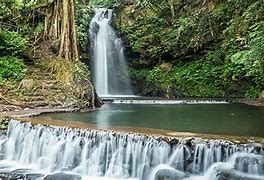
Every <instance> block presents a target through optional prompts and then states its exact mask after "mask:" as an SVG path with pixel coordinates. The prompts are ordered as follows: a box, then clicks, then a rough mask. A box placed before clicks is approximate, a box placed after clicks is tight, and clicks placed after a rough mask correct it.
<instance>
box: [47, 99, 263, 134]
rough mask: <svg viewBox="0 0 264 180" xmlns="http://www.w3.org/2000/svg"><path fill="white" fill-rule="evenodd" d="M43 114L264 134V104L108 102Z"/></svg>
mask: <svg viewBox="0 0 264 180" xmlns="http://www.w3.org/2000/svg"><path fill="white" fill-rule="evenodd" d="M43 116H44V117H46V118H47V117H49V118H52V119H59V120H65V121H80V122H85V123H92V124H96V125H97V126H98V127H107V126H132V127H145V128H156V129H166V130H172V131H181V132H194V133H208V134H221V135H239V136H259V137H264V107H253V106H248V105H243V104H177V105H168V104H167V105H162V104H159V105H146V104H105V105H104V106H103V107H102V108H101V109H99V110H98V111H94V112H86V113H81V112H77V113H59V114H46V115H42V117H43Z"/></svg>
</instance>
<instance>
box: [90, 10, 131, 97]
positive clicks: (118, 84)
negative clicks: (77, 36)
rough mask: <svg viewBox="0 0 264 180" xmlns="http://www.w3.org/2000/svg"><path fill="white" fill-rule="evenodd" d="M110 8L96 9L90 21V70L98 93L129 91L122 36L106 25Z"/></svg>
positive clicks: (111, 11) (113, 93)
mask: <svg viewBox="0 0 264 180" xmlns="http://www.w3.org/2000/svg"><path fill="white" fill-rule="evenodd" d="M112 15H113V10H111V9H104V8H100V9H96V10H95V15H94V17H93V18H92V21H91V23H90V29H89V33H90V44H91V50H92V61H93V62H92V64H93V65H92V67H93V69H92V72H93V81H94V84H95V88H96V91H97V93H98V94H99V96H101V97H108V96H112V95H132V94H133V93H132V90H131V86H130V79H129V76H128V70H127V64H126V59H125V55H124V47H123V45H122V40H121V39H120V38H118V37H117V35H116V33H115V31H114V29H113V28H112V27H111V26H110V23H111V19H112Z"/></svg>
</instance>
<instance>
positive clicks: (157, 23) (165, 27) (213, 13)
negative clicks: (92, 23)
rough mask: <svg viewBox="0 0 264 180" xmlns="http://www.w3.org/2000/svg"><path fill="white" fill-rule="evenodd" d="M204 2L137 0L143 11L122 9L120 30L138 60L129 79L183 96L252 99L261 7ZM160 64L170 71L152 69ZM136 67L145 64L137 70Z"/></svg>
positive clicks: (263, 81)
mask: <svg viewBox="0 0 264 180" xmlns="http://www.w3.org/2000/svg"><path fill="white" fill-rule="evenodd" d="M204 2H205V1H203V0H198V1H176V0H175V1H174V0H172V1H165V0H162V1H159V3H157V2H156V1H155V0H154V1H148V0H142V1H141V3H140V5H141V7H144V11H141V10H140V9H135V10H134V11H133V13H132V14H131V11H132V10H131V9H129V8H127V9H125V10H124V13H125V14H126V13H127V14H129V16H128V17H129V19H128V20H125V21H123V24H121V29H122V30H123V32H124V33H126V35H127V37H128V39H129V41H130V42H131V46H132V50H133V51H134V52H137V53H139V54H140V57H141V59H140V61H134V62H136V63H134V62H133V64H132V66H133V65H134V68H137V69H133V70H132V71H131V75H132V78H133V79H135V80H137V79H138V80H139V82H140V83H141V82H142V81H143V82H144V83H145V84H144V88H145V89H159V90H160V91H163V92H165V91H166V88H167V87H172V88H175V89H177V90H179V91H181V92H182V94H183V96H186V97H246V98H254V97H258V95H259V92H260V91H261V90H262V89H263V88H264V78H263V77H264V33H263V32H264V3H263V2H262V1H257V0H250V1H247V0H235V1H225V0H220V1H219V0H212V1H208V2H206V3H204ZM124 22H129V24H126V23H124ZM164 58H165V59H164ZM186 60H187V61H186ZM164 61H166V62H169V63H171V64H174V67H173V69H171V70H169V71H162V70H161V69H160V68H158V67H159V64H160V62H164ZM138 62H141V64H147V65H145V66H144V67H143V66H142V69H140V65H139V64H138ZM144 62H145V63H144ZM145 67H149V69H143V68H145ZM136 73H137V74H136ZM144 88H143V89H144Z"/></svg>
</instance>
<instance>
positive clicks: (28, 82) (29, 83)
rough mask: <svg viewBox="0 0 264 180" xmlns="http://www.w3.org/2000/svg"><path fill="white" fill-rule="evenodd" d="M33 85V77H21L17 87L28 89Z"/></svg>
mask: <svg viewBox="0 0 264 180" xmlns="http://www.w3.org/2000/svg"><path fill="white" fill-rule="evenodd" d="M33 87H34V80H33V79H23V80H22V81H21V82H20V84H19V87H18V89H21V88H22V89H26V90H28V91H30V90H32V89H33Z"/></svg>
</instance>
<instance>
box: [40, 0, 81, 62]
mask: <svg viewBox="0 0 264 180" xmlns="http://www.w3.org/2000/svg"><path fill="white" fill-rule="evenodd" d="M75 6H76V3H75V0H54V1H51V3H48V4H46V6H44V8H45V13H44V14H45V28H44V38H45V39H47V40H51V41H53V42H55V43H57V44H58V46H59V51H58V57H59V58H65V59H67V60H71V61H73V60H78V58H79V55H78V48H77V35H76V25H75Z"/></svg>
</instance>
